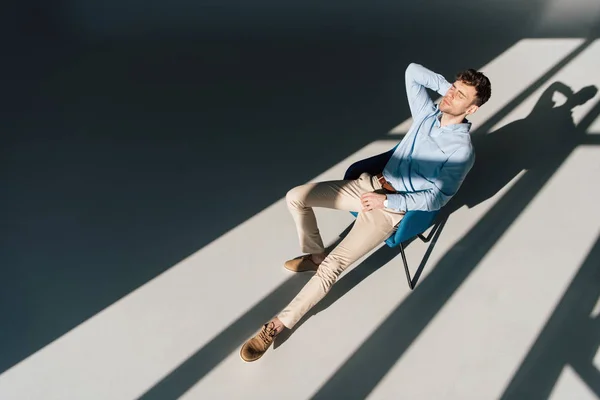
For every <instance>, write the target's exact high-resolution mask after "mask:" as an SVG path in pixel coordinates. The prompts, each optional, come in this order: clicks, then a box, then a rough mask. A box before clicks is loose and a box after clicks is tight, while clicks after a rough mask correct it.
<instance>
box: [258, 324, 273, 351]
mask: <svg viewBox="0 0 600 400" xmlns="http://www.w3.org/2000/svg"><path fill="white" fill-rule="evenodd" d="M275 335H276V333H275V323H273V322H270V323H268V324H265V326H264V327H263V329H261V331H260V333H259V334H258V337H259V338H260V340H262V341H263V343H264V344H265V345H269V344H270V343H271V341H272V340H273V339H272V338H273V337H275Z"/></svg>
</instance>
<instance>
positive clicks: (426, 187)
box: [383, 63, 475, 211]
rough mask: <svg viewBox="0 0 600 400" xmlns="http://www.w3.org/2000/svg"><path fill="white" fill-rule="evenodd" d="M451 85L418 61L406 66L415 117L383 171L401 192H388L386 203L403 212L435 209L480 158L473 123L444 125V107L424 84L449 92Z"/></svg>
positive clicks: (411, 106) (453, 191)
mask: <svg viewBox="0 0 600 400" xmlns="http://www.w3.org/2000/svg"><path fill="white" fill-rule="evenodd" d="M451 86H452V85H451V84H450V83H449V82H447V81H446V79H444V77H443V76H441V75H439V74H436V73H434V72H432V71H430V70H428V69H427V68H425V67H423V66H421V65H419V64H414V63H413V64H410V65H409V66H408V68H407V69H406V92H407V96H408V104H409V106H410V112H411V114H412V117H413V124H412V125H411V127H410V129H409V131H408V133H407V134H406V136H405V137H404V138H403V139H402V141H401V142H400V143H399V144H398V146H397V147H396V149H395V151H394V153H393V154H392V157H391V158H390V160H389V161H388V163H387V165H386V166H385V168H384V170H383V176H384V178H385V179H386V180H387V181H389V182H390V183H391V185H392V186H393V187H394V189H396V191H397V192H398V193H396V194H388V195H387V199H388V205H387V207H388V208H390V209H394V210H399V211H412V210H423V211H434V210H439V209H440V208H441V207H443V206H444V205H445V204H446V203H447V202H448V200H450V198H452V196H454V194H455V193H456V192H457V191H458V189H459V187H460V185H461V184H462V182H463V181H464V179H465V176H466V175H467V173H468V172H469V170H470V169H471V167H472V166H473V163H474V162H475V153H474V151H473V146H472V145H471V136H470V134H469V131H470V129H471V123H470V122H468V121H466V120H465V121H464V122H463V123H460V124H454V125H447V126H444V127H442V126H441V124H440V120H441V117H442V112H441V111H440V109H439V108H438V106H437V105H436V104H434V103H433V101H432V100H431V98H430V97H429V95H428V94H427V91H426V89H425V88H429V89H431V90H434V91H436V92H438V93H439V94H440V95H442V96H443V95H445V94H446V92H447V91H448V89H450V87H451Z"/></svg>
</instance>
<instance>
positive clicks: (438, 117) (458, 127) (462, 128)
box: [435, 105, 471, 132]
mask: <svg viewBox="0 0 600 400" xmlns="http://www.w3.org/2000/svg"><path fill="white" fill-rule="evenodd" d="M441 123H442V111H441V110H440V107H439V105H436V110H435V126H436V127H437V128H440V129H443V130H445V131H453V132H469V130H470V129H471V122H469V121H468V120H467V119H466V118H465V119H463V122H461V123H459V124H452V125H446V126H444V127H443V128H441Z"/></svg>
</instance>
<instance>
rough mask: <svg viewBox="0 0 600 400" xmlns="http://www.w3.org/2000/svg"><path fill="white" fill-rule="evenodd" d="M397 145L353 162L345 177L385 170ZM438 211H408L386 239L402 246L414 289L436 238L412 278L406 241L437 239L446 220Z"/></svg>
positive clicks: (386, 242)
mask: <svg viewBox="0 0 600 400" xmlns="http://www.w3.org/2000/svg"><path fill="white" fill-rule="evenodd" d="M394 150H395V147H394V148H393V149H392V150H390V151H388V152H386V153H383V154H379V155H376V156H373V157H370V158H366V159H364V160H361V161H357V162H355V163H354V164H352V165H351V166H350V167H349V168H348V169H347V170H346V174H345V175H344V179H357V178H358V177H359V176H360V174H362V173H364V172H368V173H369V174H371V175H375V174H378V173H380V172H381V171H383V168H384V167H385V165H386V164H387V162H388V160H389V159H390V157H391V156H392V154H393V152H394ZM351 213H352V214H353V215H354V216H355V217H356V216H357V215H358V213H357V212H351ZM438 214H439V210H438V211H408V212H407V213H406V214H405V215H404V217H403V218H402V220H401V221H400V224H398V229H397V230H396V232H394V234H392V235H391V236H390V237H389V238H388V239H386V241H385V244H387V245H388V246H389V247H391V248H393V247H396V246H398V247H399V248H400V254H401V255H402V262H403V263H404V272H405V273H406V280H407V281H408V287H409V288H410V289H411V290H413V289H414V287H415V285H416V283H417V280H418V279H419V276H420V274H421V271H422V269H423V268H424V267H425V263H426V261H427V258H428V257H429V254H430V253H431V250H432V248H433V245H434V244H435V240H434V241H433V242H431V243H430V244H429V247H428V248H427V252H426V254H425V256H424V257H423V260H422V261H421V265H420V266H419V268H418V269H417V272H416V273H415V279H414V281H413V279H411V277H410V271H409V269H408V263H407V261H406V255H405V253H404V247H405V243H406V242H408V241H410V240H411V239H414V238H415V237H418V238H419V239H421V240H422V241H423V242H425V243H428V242H430V241H431V239H432V238H433V236H434V235H435V237H436V239H437V237H438V236H439V234H440V233H441V229H442V228H443V225H444V224H445V222H446V218H442V219H439V220H437V221H436V218H437V217H438ZM432 225H433V229H432V230H431V231H430V232H429V235H428V236H427V237H425V236H423V232H425V231H426V230H427V228H429V227H430V226H432Z"/></svg>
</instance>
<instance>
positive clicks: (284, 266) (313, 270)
mask: <svg viewBox="0 0 600 400" xmlns="http://www.w3.org/2000/svg"><path fill="white" fill-rule="evenodd" d="M283 268H285V269H287V270H288V271H292V272H308V271H312V272H317V270H318V269H319V267H317V268H315V269H312V268H308V269H291V268H288V267H287V266H286V265H285V264H283Z"/></svg>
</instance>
